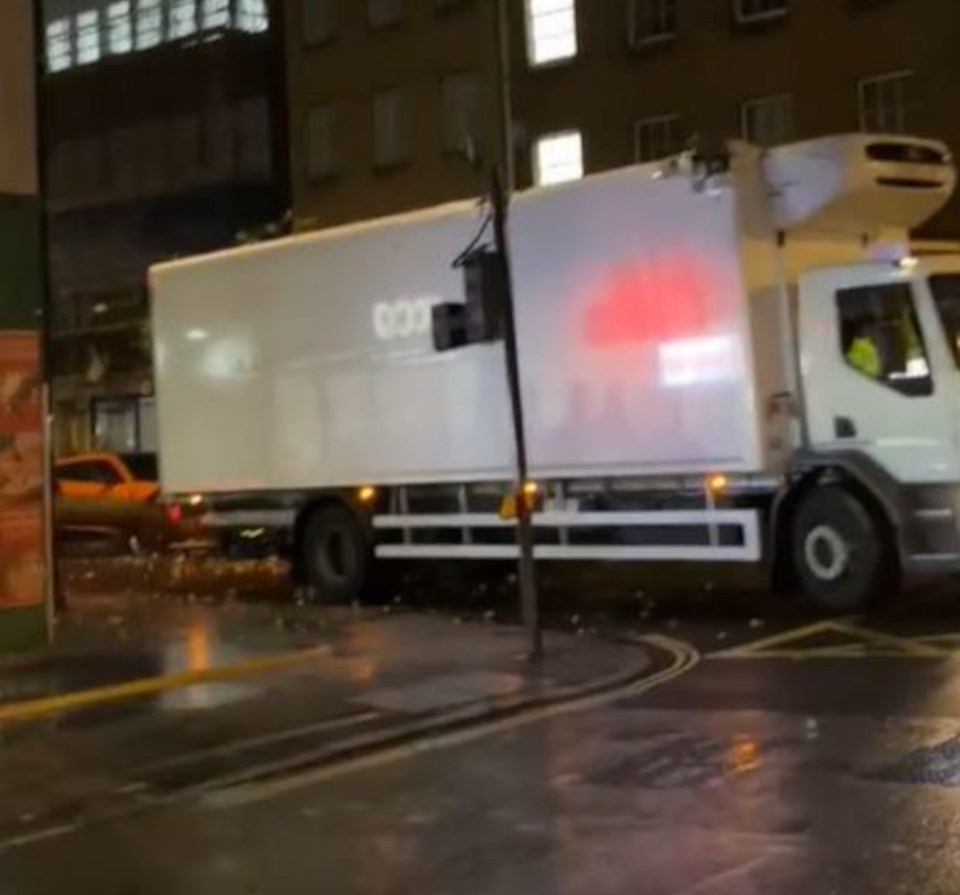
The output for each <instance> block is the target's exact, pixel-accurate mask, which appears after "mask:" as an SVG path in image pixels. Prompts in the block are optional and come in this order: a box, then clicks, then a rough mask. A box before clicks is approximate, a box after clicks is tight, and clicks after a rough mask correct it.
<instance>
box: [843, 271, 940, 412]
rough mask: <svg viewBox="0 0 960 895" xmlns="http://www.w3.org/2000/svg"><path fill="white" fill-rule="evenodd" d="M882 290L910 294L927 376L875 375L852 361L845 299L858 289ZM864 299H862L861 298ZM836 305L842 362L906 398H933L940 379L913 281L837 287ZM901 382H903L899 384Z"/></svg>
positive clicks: (850, 368)
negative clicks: (847, 341)
mask: <svg viewBox="0 0 960 895" xmlns="http://www.w3.org/2000/svg"><path fill="white" fill-rule="evenodd" d="M878 291H884V292H887V293H894V292H896V293H899V295H900V297H901V298H902V297H903V296H906V300H907V306H908V307H909V310H910V323H911V325H912V327H913V331H914V333H915V334H916V337H917V341H918V342H919V345H920V348H921V349H922V351H923V359H924V362H925V364H926V367H927V373H926V375H925V376H915V377H904V378H902V379H900V380H896V379H890V378H888V375H881V376H879V377H877V376H871V375H870V374H869V373H866V372H864V371H863V370H861V369H859V368H858V367H856V366H855V365H854V364H853V363H851V361H850V358H849V356H848V352H849V351H850V348H851V347H852V345H853V342H852V341H851V344H850V345H848V346H846V348H845V347H844V322H845V318H844V313H843V304H842V301H843V299H844V298H845V297H847V296H851V297H852V296H853V295H855V294H856V293H874V292H878ZM858 300H862V299H858ZM868 300H870V303H871V306H874V305H875V303H876V301H875V299H870V298H869V296H868ZM833 303H834V309H835V311H836V315H837V331H836V338H837V340H836V346H837V351H838V353H839V355H840V361H841V363H842V364H843V365H844V366H845V367H846V368H847V369H849V370H851V371H853V372H854V373H856V374H857V375H858V376H860V377H862V378H863V379H865V380H866V381H868V382H872V383H874V384H876V385H878V386H880V387H882V388H886V389H888V390H889V391H892V392H895V393H896V394H898V395H901V396H902V397H904V398H911V399H912V398H929V397H930V396H932V395H933V394H934V393H935V392H936V383H935V381H934V376H933V366H932V364H931V363H930V350H929V347H928V345H927V340H926V338H925V336H924V332H923V327H922V325H921V323H920V314H919V310H918V307H917V291H916V287H915V285H914V284H913V283H912V282H909V281H907V282H889V281H887V282H880V283H866V284H860V285H856V286H845V287H843V288H839V289H836V290H834V302H833ZM874 318H875V319H879V318H878V315H877V314H876V313H875V312H874ZM908 362H909V359H907V360H905V365H906V363H908ZM898 383H901V384H900V385H898Z"/></svg>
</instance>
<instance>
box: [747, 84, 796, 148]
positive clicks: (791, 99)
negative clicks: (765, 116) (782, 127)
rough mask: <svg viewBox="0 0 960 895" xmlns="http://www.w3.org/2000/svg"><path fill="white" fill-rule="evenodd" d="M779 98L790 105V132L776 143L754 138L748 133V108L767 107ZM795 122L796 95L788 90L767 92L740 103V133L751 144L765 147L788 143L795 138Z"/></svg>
mask: <svg viewBox="0 0 960 895" xmlns="http://www.w3.org/2000/svg"><path fill="white" fill-rule="evenodd" d="M779 100H786V101H787V102H788V103H789V105H790V129H789V130H790V133H789V134H787V135H786V137H785V138H784V139H782V140H781V141H780V142H776V143H774V142H770V141H768V140H762V141H758V140H755V139H754V138H753V137H752V135H751V134H750V132H749V131H750V129H749V127H748V122H749V116H750V110H751V109H762V108H764V107H768V106H769V105H770V104H772V103H773V102H775V101H779ZM796 123H797V121H796V97H795V96H794V94H792V93H790V92H788V91H783V92H781V93H767V94H764V95H763V96H753V97H751V98H750V99H746V100H744V101H743V102H742V103H740V135H741V137H743V139H744V140H746V141H747V142H748V143H751V144H753V145H756V146H761V147H765V148H766V147H770V146H779V145H782V144H783V143H788V142H790V141H791V140H794V139H795V138H796Z"/></svg>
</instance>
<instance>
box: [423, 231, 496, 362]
mask: <svg viewBox="0 0 960 895" xmlns="http://www.w3.org/2000/svg"><path fill="white" fill-rule="evenodd" d="M459 267H460V268H461V269H462V270H463V292H464V302H463V304H459V303H453V302H446V303H444V304H439V305H434V307H433V345H434V348H436V350H437V351H451V350H453V349H455V348H462V347H464V346H465V345H473V344H476V343H478V342H496V341H498V340H499V339H502V338H503V313H504V308H505V307H506V298H505V294H506V276H505V269H504V264H503V256H502V255H501V254H500V253H499V252H496V251H493V250H492V249H489V248H479V249H475V250H474V251H472V252H470V253H469V254H468V255H466V256H465V257H463V258H462V259H460V262H459Z"/></svg>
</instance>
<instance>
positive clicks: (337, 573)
mask: <svg viewBox="0 0 960 895" xmlns="http://www.w3.org/2000/svg"><path fill="white" fill-rule="evenodd" d="M300 559H301V562H302V568H303V571H304V573H305V577H306V581H307V584H309V585H310V586H311V587H312V588H314V589H315V590H316V592H317V595H318V597H320V598H321V599H324V600H328V601H330V602H334V603H346V602H350V601H352V600H356V599H358V598H359V597H360V595H361V593H362V592H363V589H364V585H365V584H366V580H367V573H368V570H369V566H370V545H369V543H368V541H367V538H366V536H365V533H364V530H363V526H362V525H361V523H360V520H359V519H357V517H356V515H355V514H354V513H352V512H350V510H349V509H347V508H346V507H344V506H340V505H330V506H325V507H320V508H319V509H317V510H315V511H314V512H313V513H311V514H310V517H309V518H308V520H307V523H306V525H305V526H304V529H303V536H302V539H301V542H300Z"/></svg>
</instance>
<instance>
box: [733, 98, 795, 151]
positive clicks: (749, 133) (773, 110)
mask: <svg viewBox="0 0 960 895" xmlns="http://www.w3.org/2000/svg"><path fill="white" fill-rule="evenodd" d="M740 129H741V132H742V133H743V139H744V140H746V141H747V142H748V143H753V144H754V145H755V146H779V145H780V144H781V143H789V142H790V141H791V140H792V139H793V134H794V126H793V97H792V96H791V95H790V94H789V93H781V94H778V95H776V96H760V97H757V98H756V99H751V100H748V101H747V102H745V103H744V104H743V105H742V106H741V108H740Z"/></svg>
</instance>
